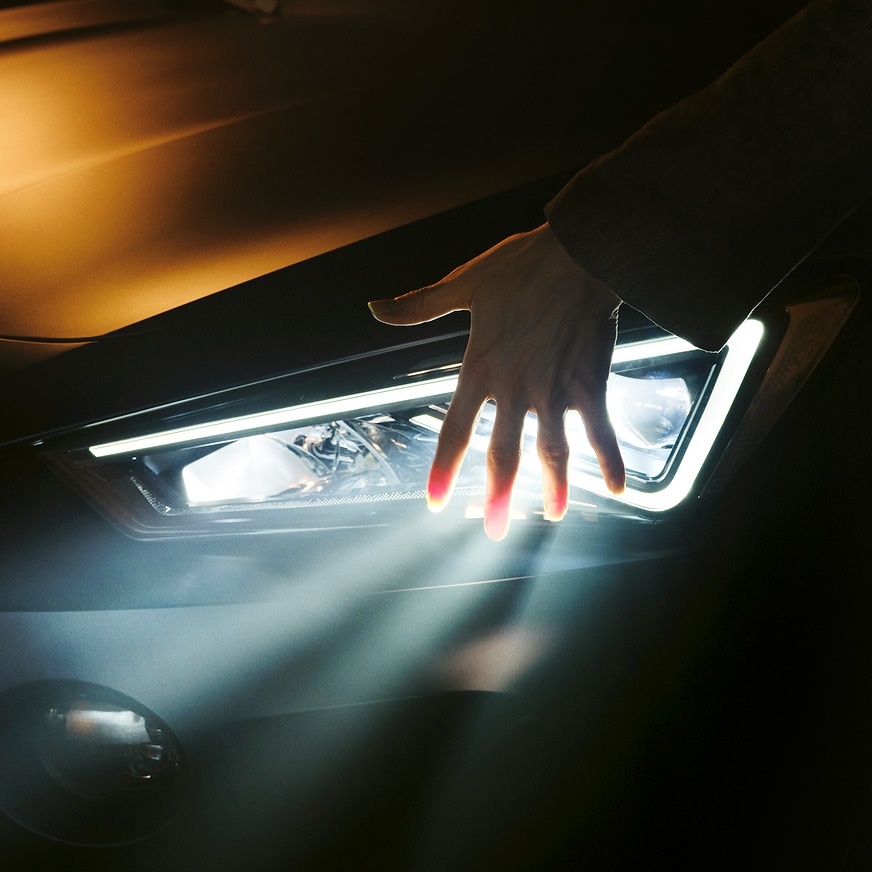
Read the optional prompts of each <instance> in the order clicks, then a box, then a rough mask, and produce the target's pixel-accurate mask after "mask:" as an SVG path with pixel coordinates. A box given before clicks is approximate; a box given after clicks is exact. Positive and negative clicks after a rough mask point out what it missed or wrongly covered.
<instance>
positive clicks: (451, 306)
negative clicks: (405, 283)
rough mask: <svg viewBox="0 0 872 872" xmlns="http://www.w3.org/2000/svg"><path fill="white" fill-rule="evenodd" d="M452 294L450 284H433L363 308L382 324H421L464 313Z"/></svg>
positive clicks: (453, 293)
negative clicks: (458, 310) (459, 310)
mask: <svg viewBox="0 0 872 872" xmlns="http://www.w3.org/2000/svg"><path fill="white" fill-rule="evenodd" d="M455 291H456V289H455V288H453V287H452V283H450V282H437V284H435V285H428V286H427V287H426V288H419V289H418V290H417V291H410V292H409V293H408V294H403V295H402V296H400V297H394V299H392V300H373V301H372V302H370V303H367V305H368V306H369V311H370V312H372V314H373V316H374V317H375V318H376V320H378V321H382V322H383V323H385V324H395V325H406V324H421V323H423V322H424V321H432V320H433V319H434V318H441V317H442V316H443V315H447V314H448V313H449V312H454V311H456V310H457V309H468V308H469V305H468V303H467V302H466V301H465V300H462V299H459V298H458V295H457V294H456V292H455Z"/></svg>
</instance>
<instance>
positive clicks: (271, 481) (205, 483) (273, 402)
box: [38, 277, 859, 538]
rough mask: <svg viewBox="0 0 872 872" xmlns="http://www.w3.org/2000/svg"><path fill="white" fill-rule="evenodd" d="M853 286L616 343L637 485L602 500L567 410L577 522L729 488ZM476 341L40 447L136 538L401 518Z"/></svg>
mask: <svg viewBox="0 0 872 872" xmlns="http://www.w3.org/2000/svg"><path fill="white" fill-rule="evenodd" d="M858 293H859V292H858V287H857V285H856V283H855V282H853V281H852V280H850V279H844V278H841V277H835V278H829V279H826V280H824V281H822V282H820V283H818V284H816V285H815V286H812V288H811V290H810V292H809V294H808V295H807V296H806V297H805V298H803V300H802V301H801V302H799V303H796V304H792V305H789V306H787V307H786V308H776V307H771V308H766V307H762V308H761V309H759V310H758V311H757V313H755V316H754V317H753V318H751V319H749V320H748V321H746V322H745V323H743V324H742V325H740V327H739V328H738V329H737V330H736V332H735V333H734V335H733V336H732V337H731V338H730V341H729V342H728V343H727V345H726V346H725V347H724V348H723V349H722V350H721V351H720V352H718V353H717V354H709V353H706V352H703V351H700V350H698V349H696V348H694V347H693V346H691V345H689V344H688V343H687V342H684V341H683V340H681V339H678V338H676V337H674V336H670V335H668V334H666V333H664V332H663V331H661V330H659V329H658V328H655V327H654V326H653V325H650V326H649V327H648V328H641V329H636V330H634V331H632V332H631V333H630V335H629V336H622V337H620V338H619V341H618V344H617V345H616V347H615V351H614V355H613V359H612V373H611V377H610V380H609V387H608V403H609V410H610V415H611V418H612V421H613V423H614V425H615V429H616V432H617V434H618V439H619V443H620V446H621V451H622V453H623V455H624V460H625V462H626V466H627V488H626V490H625V492H624V493H623V494H620V495H614V494H611V493H610V492H609V491H608V489H607V488H606V486H605V483H604V482H603V479H602V476H601V475H600V471H599V468H598V466H597V464H596V460H595V458H594V455H593V451H592V450H591V448H590V445H589V444H588V443H587V440H586V438H585V435H584V429H583V427H582V425H581V421H580V418H579V417H578V416H577V415H576V414H575V413H570V414H569V415H567V435H568V438H569V442H570V451H571V460H570V467H569V483H570V513H569V515H568V518H569V519H570V522H571V520H572V518H576V519H577V518H579V517H581V516H590V514H591V513H596V514H598V515H599V516H603V515H607V516H616V517H621V518H633V519H637V520H642V521H647V522H651V521H654V520H657V519H659V518H664V517H668V516H669V515H670V513H672V512H673V511H676V510H678V509H679V507H681V506H683V505H686V504H687V503H688V501H689V499H690V498H692V497H694V496H699V495H701V494H702V493H704V492H716V491H718V490H720V489H722V488H723V487H724V485H725V483H726V482H727V481H728V480H729V478H730V476H731V475H732V474H733V472H734V471H735V470H736V469H738V468H739V467H740V466H741V464H742V462H743V461H744V459H745V457H747V455H748V453H749V452H750V451H751V450H753V448H754V446H755V445H756V444H757V442H759V441H760V439H762V438H763V436H764V435H765V433H766V432H767V431H768V429H769V428H770V427H771V426H772V424H773V423H774V422H775V420H777V418H778V416H779V415H780V414H781V412H782V411H783V410H784V409H785V408H786V407H787V405H788V403H789V402H790V400H791V399H792V397H793V396H794V395H795V393H796V392H797V391H798V390H799V389H800V387H801V386H802V384H803V383H804V381H805V379H806V378H807V377H808V375H809V374H810V373H811V372H812V371H813V370H814V368H815V367H816V366H817V364H818V363H819V362H820V360H821V358H822V356H823V355H824V353H825V352H826V350H827V348H828V347H829V346H830V344H831V343H832V342H833V341H834V339H835V337H836V336H837V335H838V334H839V332H840V331H841V329H842V327H843V326H844V324H845V322H846V320H847V319H848V317H849V316H850V314H851V312H852V310H853V308H854V306H855V304H856V301H857V299H858ZM465 338H466V337H465V334H454V335H453V336H448V337H444V338H442V339H437V340H430V341H427V342H422V343H413V344H410V345H408V346H403V347H401V348H395V349H392V350H389V351H385V352H379V353H377V354H373V355H369V356H364V357H360V358H356V359H352V360H345V361H339V362H337V363H334V364H330V365H325V366H321V367H318V368H315V369H312V370H308V371H306V372H299V373H294V374H290V375H287V376H282V377H280V378H276V379H271V380H269V381H268V382H262V383H257V384H253V385H246V386H243V387H240V388H235V389H231V390H228V391H225V392H222V393H221V394H220V395H212V396H209V397H205V398H200V399H198V400H191V401H190V402H189V403H182V404H176V405H174V406H172V407H169V408H164V409H157V410H151V411H145V412H142V413H136V414H132V415H129V416H126V417H125V418H123V419H118V420H114V421H106V422H100V423H97V424H94V425H92V426H91V427H88V428H86V429H83V430H78V431H75V432H72V433H68V434H65V435H61V436H59V437H57V438H55V439H53V440H52V441H51V442H48V441H47V443H46V444H43V443H42V442H40V443H38V446H39V450H40V451H41V453H42V454H43V456H44V458H45V459H46V460H47V461H48V462H49V463H50V465H52V466H53V467H54V469H55V470H56V471H57V472H58V473H59V474H60V475H61V476H62V477H64V478H66V479H67V480H68V481H69V482H70V483H71V484H72V485H73V486H74V487H75V488H76V489H77V490H78V491H79V492H81V493H82V494H83V495H85V496H86V497H87V498H89V499H90V501H91V502H92V503H93V504H94V505H95V506H96V507H97V508H98V509H100V510H101V511H102V512H103V513H104V514H106V515H107V517H109V518H110V519H111V520H112V521H113V522H115V523H116V524H117V525H118V526H119V527H120V528H121V529H122V530H124V531H125V532H126V533H128V534H130V535H132V536H134V537H137V538H152V537H158V538H166V537H174V536H180V535H197V536H200V535H212V534H239V533H243V532H279V531H280V532H303V531H312V530H321V529H330V528H334V529H335V528H350V527H365V526H378V525H384V524H393V523H403V522H404V521H405V520H407V519H408V518H409V514H410V513H414V512H419V511H420V512H422V513H423V512H424V511H425V509H424V489H425V486H426V481H427V476H428V472H429V468H430V464H431V462H432V459H433V455H434V451H435V448H436V442H437V439H438V434H439V430H440V427H441V424H442V421H443V420H444V415H445V411H446V409H447V408H448V403H449V402H450V400H451V396H452V394H453V391H454V389H455V387H456V385H457V374H458V371H459V367H460V363H459V361H460V360H461V358H462V354H463V347H464V345H465ZM289 398H293V401H292V402H288V399H289ZM230 409H233V410H234V414H230V413H229V411H228V410H230ZM493 422H494V407H493V405H491V404H487V405H485V406H484V408H483V409H482V411H481V415H480V419H479V422H478V425H477V427H476V430H475V433H474V435H473V438H472V442H471V445H470V449H469V452H468V454H467V456H466V459H465V461H464V464H463V467H462V469H461V473H460V477H459V479H458V482H457V487H456V490H455V498H454V499H453V500H452V502H451V504H450V505H449V507H448V509H447V510H446V512H445V513H443V514H446V515H447V516H448V517H457V516H458V515H459V516H460V517H463V516H464V515H465V516H467V517H480V515H481V513H482V504H483V498H484V490H485V469H486V449H487V443H488V439H489V436H490V431H491V428H492V426H493ZM535 436H536V419H535V416H534V415H532V414H531V415H528V416H527V421H526V425H525V428H524V435H523V446H522V447H523V452H522V460H521V468H520V471H519V475H518V480H517V484H516V490H515V509H516V513H517V514H518V515H519V516H521V517H531V518H535V517H540V518H541V517H542V492H541V472H540V467H539V460H538V457H537V455H536V448H535ZM573 508H576V509H577V508H581V509H582V511H581V512H577V511H576V512H573V511H572V509H573Z"/></svg>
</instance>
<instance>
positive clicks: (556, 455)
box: [537, 440, 569, 467]
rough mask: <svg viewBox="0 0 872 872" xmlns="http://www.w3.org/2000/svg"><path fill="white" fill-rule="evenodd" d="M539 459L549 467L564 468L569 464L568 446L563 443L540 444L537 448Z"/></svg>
mask: <svg viewBox="0 0 872 872" xmlns="http://www.w3.org/2000/svg"><path fill="white" fill-rule="evenodd" d="M537 449H538V452H539V459H540V460H541V461H542V463H544V464H546V465H547V466H551V467H561V466H566V464H567V463H568V462H569V446H568V445H567V444H566V441H565V440H564V441H563V442H540V443H539V445H538V446H537Z"/></svg>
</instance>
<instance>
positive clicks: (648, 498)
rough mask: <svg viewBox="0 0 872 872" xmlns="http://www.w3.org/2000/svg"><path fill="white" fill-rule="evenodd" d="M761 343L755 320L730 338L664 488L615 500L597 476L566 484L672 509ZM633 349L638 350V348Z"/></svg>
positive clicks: (573, 477)
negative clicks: (702, 405)
mask: <svg viewBox="0 0 872 872" xmlns="http://www.w3.org/2000/svg"><path fill="white" fill-rule="evenodd" d="M762 339H763V324H762V323H761V322H760V321H755V320H748V321H745V322H744V323H742V324H741V325H739V327H738V329H737V330H736V332H735V333H733V335H732V336H731V337H730V340H729V342H728V343H727V354H726V357H725V359H724V362H723V365H722V366H721V368H720V370H719V371H718V373H717V377H716V381H715V384H714V387H713V388H712V392H711V395H710V396H709V398H708V402H707V403H706V405H705V408H704V409H703V412H702V415H700V418H699V421H697V424H696V427H695V429H694V431H693V435H692V437H691V439H690V442H689V443H688V445H687V448H686V449H685V452H684V456H683V457H682V458H681V462H680V463H679V465H678V468H677V469H676V470H675V474H674V475H673V476H672V478H671V479H670V481H669V483H668V484H667V485H666V487H664V488H662V489H661V490H658V491H638V490H633V489H632V488H627V490H626V491H624V493H623V494H621V495H620V496H618V497H615V495H614V494H612V493H611V492H610V491H609V490H608V488H606V485H605V482H604V481H603V480H602V478H601V477H600V476H598V475H591V474H590V473H585V472H571V473H570V476H569V481H570V484H572V485H575V486H576V487H579V488H583V489H584V490H586V491H589V492H591V493H595V494H599V495H601V496H605V497H611V498H612V499H618V500H620V501H621V502H622V503H626V504H627V505H630V506H635V507H637V508H640V509H648V510H650V511H654V512H665V511H667V510H668V509H672V508H675V506H677V505H678V504H679V503H680V502H681V501H682V500H683V499H684V498H685V497H686V496H687V495H688V494H689V493H690V491H691V489H692V487H693V484H694V482H695V481H696V477H697V476H698V475H699V472H700V470H701V469H702V466H703V464H704V463H705V459H706V457H708V455H709V452H710V451H711V449H712V446H713V445H714V442H715V439H716V438H717V435H718V433H719V432H720V430H721V427H723V425H724V421H725V420H726V418H727V414H728V413H729V411H730V408H731V406H732V405H733V401H734V400H735V399H736V394H738V392H739V388H740V387H741V385H742V382H743V381H744V379H745V375H746V373H747V372H748V368H749V367H750V366H751V361H752V360H753V359H754V355H755V354H756V353H757V349H758V348H759V346H760V342H761V340H762ZM691 347H692V346H691ZM636 348H637V349H638V346H636ZM658 356H659V350H658ZM629 359H631V360H632V359H633V358H629Z"/></svg>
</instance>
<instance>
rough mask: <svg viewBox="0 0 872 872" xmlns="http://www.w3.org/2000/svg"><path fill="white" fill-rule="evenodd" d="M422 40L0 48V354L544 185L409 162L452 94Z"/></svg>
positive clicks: (315, 23) (491, 154) (429, 154)
mask: <svg viewBox="0 0 872 872" xmlns="http://www.w3.org/2000/svg"><path fill="white" fill-rule="evenodd" d="M68 5H69V4H46V7H45V8H41V14H42V15H43V16H45V14H46V13H45V9H49V10H50V8H51V7H54V6H56V7H58V8H62V9H64V10H67V7H68ZM85 5H86V6H87V5H88V4H85ZM92 5H93V4H92ZM146 5H148V4H146ZM4 14H5V13H3V12H0V37H2V36H3V23H4V21H3V15H4ZM18 14H19V15H20V13H18ZM450 24H451V22H450V20H448V21H447V23H446V22H445V21H443V26H450ZM427 27H428V23H427V22H426V21H424V20H423V18H421V17H420V16H419V17H417V18H414V19H413V18H409V19H407V20H403V21H399V22H398V21H390V20H388V19H386V18H375V19H372V20H364V19H360V18H353V17H348V16H346V17H341V16H340V17H332V18H331V17H323V16H321V17H305V16H303V17H300V18H299V19H294V20H291V21H287V20H284V21H279V22H276V23H273V24H263V23H261V22H259V21H258V20H257V19H256V18H252V17H247V16H236V15H230V16H226V15H225V16H215V17H204V18H178V19H172V20H169V21H166V20H164V21H157V22H154V21H153V22H147V23H145V24H129V23H128V24H126V25H121V26H115V27H112V28H103V27H90V28H83V29H80V30H71V31H68V32H64V33H61V34H60V35H58V34H53V35H51V34H50V35H48V36H38V37H35V38H30V39H21V38H20V35H19V38H16V39H11V40H10V41H8V42H7V43H6V45H5V46H0V101H2V110H0V114H2V118H3V124H2V125H0V166H2V167H3V170H4V171H3V175H2V178H0V240H2V242H0V245H2V252H0V254H2V256H0V288H2V293H0V335H4V336H7V337H9V336H15V337H52V338H72V337H89V336H96V335H100V334H104V333H107V332H110V331H113V330H117V329H119V328H121V327H123V326H125V325H129V324H131V323H135V322H137V321H140V320H142V319H144V318H148V317H150V316H152V315H154V314H156V313H159V312H162V311H166V310H168V309H171V308H174V307H176V306H179V305H181V304H184V303H187V302H190V301H192V300H195V299H199V298H201V297H203V296H206V295H208V294H212V293H214V292H216V291H219V290H222V289H224V288H227V287H230V286H233V285H236V284H239V283H241V282H244V281H246V280H248V279H250V278H253V277H255V276H257V275H261V274H263V273H266V272H269V271H272V270H275V269H278V268H280V267H283V266H286V265H288V264H292V263H295V262H299V261H301V260H304V259H307V258H309V257H312V256H314V255H316V254H320V253H323V252H325V251H328V250H332V249H334V248H336V247H338V246H342V245H344V244H347V243H350V242H353V241H356V240H359V239H362V238H365V237H368V236H371V235H373V234H375V233H378V232H380V231H383V230H386V229H389V228H391V227H395V226H398V225H401V224H403V223H406V222H409V221H412V220H415V219H417V218H420V217H423V216H425V215H428V214H433V213H435V212H438V211H441V210H442V209H445V208H447V207H450V206H452V205H457V204H459V203H461V202H465V201H468V200H471V199H473V198H475V197H478V196H482V195H484V194H487V193H490V192H491V191H494V190H498V189H501V188H503V187H506V186H507V185H508V184H511V183H517V182H518V181H523V180H524V179H526V178H531V177H533V176H535V175H541V174H543V173H544V172H546V171H548V170H550V169H552V168H553V166H554V163H553V161H550V159H549V160H545V161H543V160H538V159H536V160H532V161H530V162H529V163H525V162H524V161H520V162H519V161H518V160H517V159H515V160H513V161H501V160H500V156H499V149H498V148H497V149H495V148H494V147H493V144H491V145H487V144H486V143H485V144H482V148H481V150H480V152H478V154H479V157H476V153H475V152H474V150H473V153H472V155H471V156H470V154H466V155H465V156H464V158H463V161H462V162H458V157H457V155H456V154H454V155H452V154H450V153H445V154H442V153H440V152H438V151H435V150H434V149H433V148H424V149H419V150H418V151H415V149H410V148H409V142H408V140H407V139H405V138H404V136H405V134H404V127H403V125H404V123H405V119H406V118H407V116H410V115H412V114H413V111H412V106H413V103H414V101H415V100H416V99H418V98H419V96H420V95H422V94H427V93H429V91H430V90H432V89H433V88H434V87H436V85H437V84H438V83H437V81H436V78H437V77H438V76H439V75H442V74H444V72H440V71H441V70H442V66H444V65H440V64H437V63H433V53H434V52H436V48H435V47H434V46H435V44H438V42H439V39H438V34H437V35H435V38H434V34H433V33H429V34H428V35H427V38H426V39H423V31H424V30H425V29H426V28H427ZM422 40H423V41H422ZM428 46H430V47H431V48H430V49H428V48H427V47H428ZM428 51H430V53H431V54H430V55H429V56H428ZM410 155H412V156H411V157H410ZM440 161H441V162H442V165H441V166H440ZM447 179H450V180H451V181H450V182H449V181H446V180H447ZM410 191H414V197H412V196H410V194H409V192H410Z"/></svg>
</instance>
